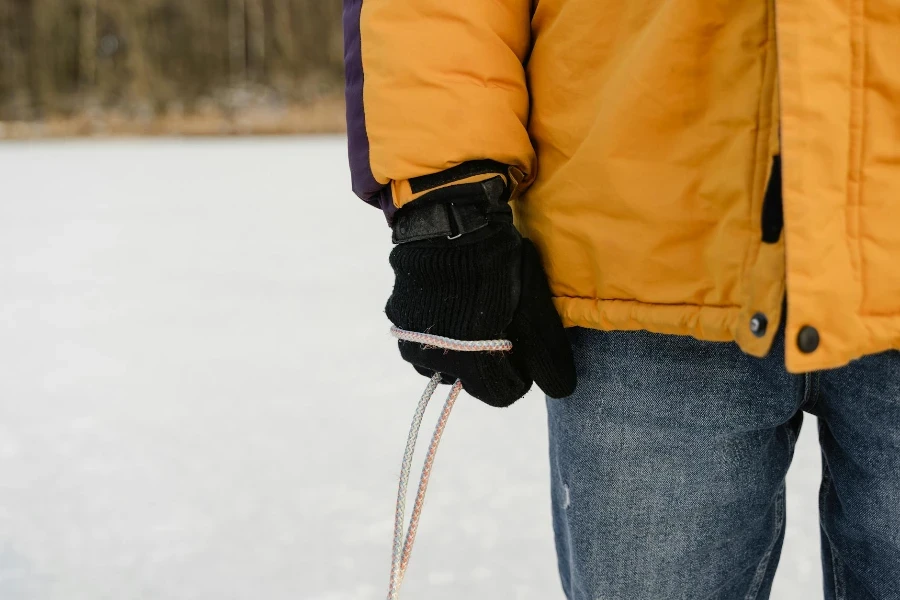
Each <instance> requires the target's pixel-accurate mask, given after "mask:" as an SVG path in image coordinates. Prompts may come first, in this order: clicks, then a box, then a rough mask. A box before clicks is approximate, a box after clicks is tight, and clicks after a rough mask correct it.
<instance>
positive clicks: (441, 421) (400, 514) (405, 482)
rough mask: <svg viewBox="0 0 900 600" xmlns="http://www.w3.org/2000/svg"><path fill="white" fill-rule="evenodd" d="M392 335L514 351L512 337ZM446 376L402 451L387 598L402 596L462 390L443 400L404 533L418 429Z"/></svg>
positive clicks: (427, 397)
mask: <svg viewBox="0 0 900 600" xmlns="http://www.w3.org/2000/svg"><path fill="white" fill-rule="evenodd" d="M391 334H392V335H393V336H394V337H395V338H397V339H400V340H404V341H407V342H416V343H420V344H422V345H424V346H428V347H432V348H443V349H445V350H453V351H456V352H507V351H509V350H512V342H510V341H509V340H480V341H479V340H475V341H470V340H454V339H451V338H446V337H443V336H439V335H432V334H429V333H418V332H414V331H406V330H403V329H400V328H399V327H391ZM442 379H443V377H442V375H441V374H440V373H435V374H434V376H432V378H431V381H429V382H428V386H427V387H426V388H425V391H424V392H423V393H422V397H421V398H420V399H419V404H418V406H416V412H415V414H414V415H413V420H412V425H410V428H409V435H408V436H407V438H406V449H405V450H404V452H403V463H402V466H401V467H400V485H399V487H398V490H397V509H396V511H395V514H394V543H393V551H392V552H391V579H390V587H389V589H388V600H397V599H398V598H399V596H400V586H401V585H402V584H403V578H404V576H405V575H406V568H407V567H408V566H409V559H410V556H411V555H412V549H413V544H414V543H415V540H416V532H417V531H418V529H419V519H420V517H421V516H422V505H423V504H424V502H425V491H426V490H427V489H428V480H429V478H430V477H431V470H432V468H433V467H434V459H435V457H436V456H437V449H438V445H439V444H440V442H441V436H442V435H443V434H444V428H445V427H446V426H447V420H448V419H449V418H450V411H451V410H453V406H454V404H456V399H457V398H458V397H459V394H460V392H461V391H462V390H463V385H462V382H461V381H459V380H458V379H457V380H456V383H454V384H453V386H452V387H451V388H450V393H449V394H448V395H447V400H446V401H445V402H444V408H443V409H442V410H441V416H440V417H439V418H438V422H437V425H436V426H435V428H434V433H433V434H432V436H431V444H430V445H429V446H428V453H427V454H426V455H425V464H424V466H423V467H422V474H421V476H420V477H419V487H418V490H417V492H416V499H415V502H414V503H413V510H412V514H411V515H410V518H409V527H408V528H407V529H406V535H404V531H403V526H404V522H405V514H406V495H407V491H408V488H409V475H410V471H411V470H412V460H413V454H414V453H415V450H416V440H418V438H419V428H420V427H421V425H422V419H423V417H424V416H425V409H426V408H428V403H429V402H430V401H431V397H432V396H433V395H434V392H435V390H436V389H437V387H438V385H440V383H441V380H442Z"/></svg>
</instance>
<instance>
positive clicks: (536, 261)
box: [509, 239, 577, 398]
mask: <svg viewBox="0 0 900 600" xmlns="http://www.w3.org/2000/svg"><path fill="white" fill-rule="evenodd" d="M509 337H510V340H511V341H512V343H513V352H515V353H516V354H517V355H518V356H517V358H518V359H519V360H521V361H523V362H524V364H525V366H526V368H527V370H528V374H529V375H530V376H531V377H533V378H534V382H535V383H537V385H538V387H540V388H541V389H542V390H543V391H544V393H545V394H547V395H548V396H550V397H551V398H565V397H566V396H571V395H572V393H573V392H574V391H575V386H576V384H577V380H576V375H575V362H574V360H573V359H572V346H571V344H570V343H569V338H568V336H567V335H566V330H565V329H564V328H563V326H562V320H561V319H560V318H559V313H558V312H557V311H556V307H555V306H553V301H552V300H551V295H550V286H549V285H548V284H547V276H546V275H545V274H544V270H543V268H542V267H541V259H540V256H539V255H538V251H537V249H536V248H535V247H534V244H532V243H531V241H530V240H527V239H526V240H523V241H522V291H521V296H520V299H519V307H518V309H517V311H516V313H515V315H514V316H513V321H512V324H511V325H510V329H509Z"/></svg>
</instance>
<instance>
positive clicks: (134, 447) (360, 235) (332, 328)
mask: <svg viewBox="0 0 900 600" xmlns="http://www.w3.org/2000/svg"><path fill="white" fill-rule="evenodd" d="M0 182H2V191H0V598H2V599H3V600H33V599H40V600H105V599H115V600H130V599H135V600H157V599H158V600H181V599H192V600H193V599H200V600H206V599H209V600H213V599H215V600H226V599H254V600H256V599H261V600H280V599H285V600H287V599H290V600H297V599H304V600H306V599H309V600H364V599H380V598H383V597H384V592H385V587H386V585H385V584H386V580H387V578H386V575H387V570H388V564H389V554H390V549H389V542H390V536H391V524H392V514H393V502H394V493H395V485H396V481H397V473H398V468H399V460H400V457H401V454H402V446H403V443H404V439H405V435H406V430H407V427H408V420H409V418H410V416H411V414H412V410H413V407H414V405H415V402H416V399H417V398H418V396H419V394H420V392H421V389H422V386H423V384H424V382H425V381H424V379H421V378H419V377H418V376H417V375H415V374H414V373H413V372H412V371H411V370H410V369H408V368H406V367H405V365H403V364H402V363H401V361H400V359H399V357H398V356H397V355H396V352H395V349H394V344H393V342H392V341H391V339H390V338H389V337H388V335H387V333H386V330H387V321H386V319H385V318H384V315H383V314H382V312H381V311H382V305H383V302H384V299H385V298H386V297H387V295H388V292H389V290H390V285H391V277H390V271H389V267H388V264H387V253H388V250H389V247H390V242H389V235H388V229H387V228H386V227H385V226H384V222H383V219H382V217H381V216H380V214H379V213H378V212H377V211H375V210H372V209H369V208H366V207H364V206H362V205H361V204H359V203H358V201H357V200H356V199H355V198H354V197H352V195H351V194H350V193H349V191H348V189H349V183H348V173H347V169H346V168H345V150H344V140H343V139H341V138H306V139H299V138H293V139H291V138H288V139H270V140H228V141H226V140H194V141H178V140H155V141H127V142H125V141H116V142H62V143H55V142H54V143H33V144H29V143H14V144H10V143H7V144H0ZM544 419H545V412H544V406H543V402H542V398H541V397H539V396H538V395H537V394H532V395H531V396H530V397H529V398H527V399H526V401H524V402H521V403H519V404H518V405H517V406H516V407H514V408H513V409H510V410H507V411H502V412H501V411H497V410H491V409H489V408H487V407H485V406H483V405H482V404H480V403H478V402H476V401H472V400H471V399H467V398H463V400H462V401H461V402H460V403H459V405H458V407H457V410H456V411H455V413H454V415H453V418H452V420H451V423H450V426H449V427H448V430H447V433H446V436H445V439H444V443H443V445H442V452H441V454H440V455H439V458H438V463H437V466H436V471H435V476H434V478H433V482H432V486H431V490H430V494H429V498H430V500H429V502H428V504H427V507H426V511H425V516H424V520H423V523H422V526H421V528H420V532H419V543H418V546H417V551H416V554H415V555H414V558H413V561H412V565H411V568H410V572H409V576H408V578H407V584H406V586H405V589H404V592H405V593H404V597H405V598H410V599H416V598H420V599H421V598H427V599H428V600H449V599H459V598H467V599H472V600H479V599H485V600H487V599H492V600H493V599H499V600H506V599H512V600H554V599H562V594H561V592H560V591H559V585H558V583H557V578H556V572H555V558H554V555H553V546H552V537H551V526H550V518H549V494H548V483H547V479H548V466H547V459H546V457H545V455H546V450H547V448H546V446H547V442H546V439H545V438H546V436H545V425H544ZM432 422H433V413H432V414H430V415H429V416H427V417H426V425H425V428H428V429H430V428H431V423H432ZM814 425H815V423H814V421H813V420H812V419H808V420H807V423H806V426H805V427H804V434H803V436H802V438H801V441H800V444H799V447H798V450H797V457H796V459H795V463H794V468H793V469H792V471H791V475H790V477H789V506H788V513H789V524H788V530H787V541H786V545H785V551H784V556H783V558H782V563H781V569H780V572H779V575H778V580H777V584H776V592H775V594H774V597H775V598H777V599H780V600H804V599H807V598H817V597H821V596H820V589H821V586H820V583H819V577H820V568H819V566H818V529H817V513H816V486H817V485H818V478H819V458H818V453H817V446H816V442H815V435H814V432H815V427H814Z"/></svg>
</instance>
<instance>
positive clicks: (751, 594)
mask: <svg viewBox="0 0 900 600" xmlns="http://www.w3.org/2000/svg"><path fill="white" fill-rule="evenodd" d="M784 504H785V486H784V483H782V484H781V490H780V491H779V492H778V503H777V504H776V508H775V518H776V520H777V522H778V525H777V526H776V527H775V535H774V536H773V537H772V542H771V543H770V544H769V549H768V550H766V553H765V554H764V555H763V557H762V559H760V561H759V565H757V567H756V575H755V576H754V577H753V581H751V582H750V589H749V590H747V595H746V596H744V600H756V599H757V598H759V592H760V590H761V589H762V584H763V580H764V578H765V575H766V571H767V570H768V568H769V561H770V560H771V559H772V553H773V552H774V551H775V546H776V544H778V540H779V538H781V530H782V529H783V528H784ZM842 600H843V599H842Z"/></svg>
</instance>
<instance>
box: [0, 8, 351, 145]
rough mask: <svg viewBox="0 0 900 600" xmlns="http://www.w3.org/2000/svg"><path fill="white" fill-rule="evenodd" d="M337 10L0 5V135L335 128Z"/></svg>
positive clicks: (339, 70)
mask: <svg viewBox="0 0 900 600" xmlns="http://www.w3.org/2000/svg"><path fill="white" fill-rule="evenodd" d="M340 17H341V0H0V123H2V125H0V128H2V129H0V137H4V136H5V137H21V136H27V135H61V134H62V135H73V134H91V133H254V132H257V133H283V132H303V131H332V130H335V129H339V128H340V127H341V126H342V120H343V118H342V107H341V104H340V94H341V85H342V84H341V80H342V52H343V50H342V41H341V39H342V38H341V24H340Z"/></svg>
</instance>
